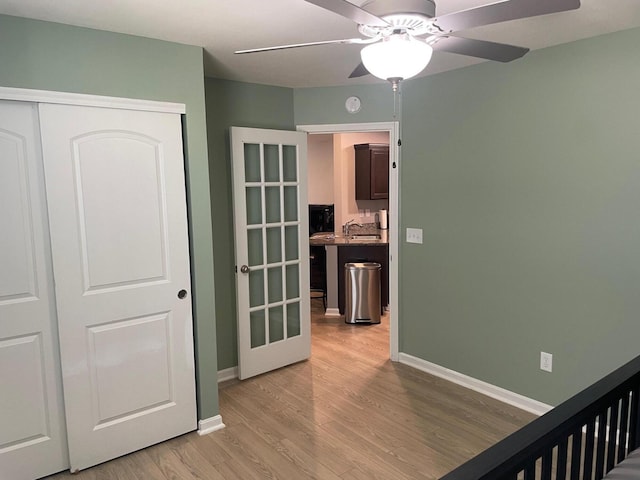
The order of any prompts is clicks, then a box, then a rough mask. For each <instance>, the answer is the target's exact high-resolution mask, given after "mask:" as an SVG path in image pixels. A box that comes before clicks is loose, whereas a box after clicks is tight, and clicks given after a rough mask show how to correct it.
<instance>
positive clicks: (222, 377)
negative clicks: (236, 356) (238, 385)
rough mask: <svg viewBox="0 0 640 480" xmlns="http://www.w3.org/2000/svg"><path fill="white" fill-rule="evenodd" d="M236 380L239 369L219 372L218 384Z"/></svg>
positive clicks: (232, 368) (227, 369)
mask: <svg viewBox="0 0 640 480" xmlns="http://www.w3.org/2000/svg"><path fill="white" fill-rule="evenodd" d="M234 378H238V367H231V368H225V369H224V370H218V383H220V382H226V381H227V380H233V379H234Z"/></svg>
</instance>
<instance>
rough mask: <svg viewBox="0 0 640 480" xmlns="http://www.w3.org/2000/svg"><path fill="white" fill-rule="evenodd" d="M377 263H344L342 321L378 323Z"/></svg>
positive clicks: (378, 291)
mask: <svg viewBox="0 0 640 480" xmlns="http://www.w3.org/2000/svg"><path fill="white" fill-rule="evenodd" d="M381 269H382V267H381V266H380V264H379V263H373V262H365V263H345V265H344V276H345V277H344V280H345V281H344V285H345V304H344V321H345V322H346V323H380V312H381V310H382V308H381V306H380V270H381Z"/></svg>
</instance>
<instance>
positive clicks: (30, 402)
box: [0, 101, 68, 479]
mask: <svg viewBox="0 0 640 480" xmlns="http://www.w3.org/2000/svg"><path fill="white" fill-rule="evenodd" d="M45 212H46V206H45V199H44V179H43V173H42V157H41V150H40V141H39V133H38V118H37V111H36V107H35V105H33V104H29V103H18V102H6V101H0V226H1V227H0V266H1V267H0V385H2V387H1V388H0V478H11V479H21V478H25V479H32V478H37V477H41V476H44V475H47V474H51V473H55V472H58V471H60V470H64V469H65V468H68V459H67V452H66V437H65V431H64V414H63V409H62V385H61V378H60V360H59V354H58V350H57V344H58V339H57V331H56V325H55V320H56V319H55V305H54V300H53V277H52V273H51V258H50V246H49V236H48V227H47V220H46V216H45V215H46V214H45Z"/></svg>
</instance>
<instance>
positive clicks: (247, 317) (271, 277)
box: [231, 127, 311, 379]
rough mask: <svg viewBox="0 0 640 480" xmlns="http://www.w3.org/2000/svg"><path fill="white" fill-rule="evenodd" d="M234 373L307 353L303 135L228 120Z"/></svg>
mask: <svg viewBox="0 0 640 480" xmlns="http://www.w3.org/2000/svg"><path fill="white" fill-rule="evenodd" d="M231 146H232V164H233V203H234V228H235V250H236V258H235V260H236V270H237V273H236V292H237V310H238V318H237V321H238V376H239V378H240V379H245V378H249V377H252V376H254V375H259V374H261V373H264V372H268V371H270V370H274V369H276V368H280V367H283V366H285V365H289V364H291V363H295V362H298V361H301V360H305V359H307V358H309V356H310V354H311V327H310V310H309V235H308V212H307V171H306V155H307V136H306V134H305V133H301V132H289V131H283V130H263V129H253V128H241V127H232V128H231Z"/></svg>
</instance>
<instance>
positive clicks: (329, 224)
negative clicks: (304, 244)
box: [309, 204, 334, 309]
mask: <svg viewBox="0 0 640 480" xmlns="http://www.w3.org/2000/svg"><path fill="white" fill-rule="evenodd" d="M333 227H334V223H333V205H317V204H314V205H309V236H311V235H313V234H314V233H318V232H331V233H333ZM309 260H310V267H311V268H310V269H309V273H310V276H311V278H310V286H311V298H322V303H323V305H324V307H325V309H326V308H327V267H326V265H327V254H326V251H325V248H324V245H314V246H311V247H309ZM316 294H320V296H316Z"/></svg>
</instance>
